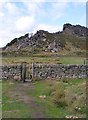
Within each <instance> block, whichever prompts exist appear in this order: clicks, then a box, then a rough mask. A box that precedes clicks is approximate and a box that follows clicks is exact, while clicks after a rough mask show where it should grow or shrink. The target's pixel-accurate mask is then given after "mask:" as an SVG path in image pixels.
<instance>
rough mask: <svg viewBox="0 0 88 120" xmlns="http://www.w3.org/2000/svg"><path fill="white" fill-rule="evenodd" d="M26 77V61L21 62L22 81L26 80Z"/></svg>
mask: <svg viewBox="0 0 88 120" xmlns="http://www.w3.org/2000/svg"><path fill="white" fill-rule="evenodd" d="M25 79H26V63H22V64H21V81H23V82H25Z"/></svg>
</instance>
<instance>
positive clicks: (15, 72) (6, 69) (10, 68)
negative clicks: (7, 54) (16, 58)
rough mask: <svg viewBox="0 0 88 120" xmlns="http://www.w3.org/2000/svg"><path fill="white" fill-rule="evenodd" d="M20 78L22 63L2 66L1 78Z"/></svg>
mask: <svg viewBox="0 0 88 120" xmlns="http://www.w3.org/2000/svg"><path fill="white" fill-rule="evenodd" d="M16 77H18V79H20V77H21V65H5V66H4V65H3V66H0V79H16Z"/></svg>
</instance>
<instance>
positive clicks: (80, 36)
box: [3, 23, 88, 55]
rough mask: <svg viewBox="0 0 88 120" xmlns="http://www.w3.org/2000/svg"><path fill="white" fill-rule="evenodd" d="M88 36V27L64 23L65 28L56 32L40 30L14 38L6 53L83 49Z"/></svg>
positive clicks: (5, 50)
mask: <svg viewBox="0 0 88 120" xmlns="http://www.w3.org/2000/svg"><path fill="white" fill-rule="evenodd" d="M87 36H88V28H86V27H83V26H80V25H71V24H69V23H67V24H64V25H63V30H62V31H59V32H56V33H49V32H48V31H44V30H39V31H37V32H36V33H35V34H34V35H32V36H30V37H29V33H27V34H25V35H24V36H21V37H19V38H15V39H13V40H12V41H11V42H10V43H8V44H7V45H6V46H5V47H3V51H4V53H6V52H8V53H11V52H13V51H14V53H16V54H18V55H19V54H20V52H21V51H22V52H23V51H25V52H26V51H27V52H28V53H36V52H42V51H43V52H53V53H55V52H60V51H63V50H66V51H70V52H71V51H72V52H73V53H74V49H75V50H76V51H81V50H85V49H86V37H87ZM6 54H7V53H6Z"/></svg>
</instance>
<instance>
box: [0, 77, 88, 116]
mask: <svg viewBox="0 0 88 120" xmlns="http://www.w3.org/2000/svg"><path fill="white" fill-rule="evenodd" d="M10 82H11V81H3V107H2V110H3V111H2V112H3V117H4V118H5V117H6V118H11V117H12V118H15V116H16V117H17V118H31V113H32V112H33V111H35V108H31V107H29V105H28V104H25V103H24V102H22V101H20V100H19V95H18V96H15V97H14V98H13V97H12V96H11V92H12V94H13V95H14V94H15V92H16V91H15V89H17V86H18V85H19V88H21V90H20V92H21V93H22V92H25V94H26V95H27V96H28V97H33V98H34V99H35V103H36V105H37V106H38V107H39V108H41V111H42V112H43V113H44V115H45V117H48V118H65V116H67V115H76V116H78V117H82V118H83V117H85V116H86V107H85V99H84V98H85V94H86V90H85V89H86V86H85V84H86V81H85V79H68V80H66V81H65V80H62V81H59V80H41V81H35V82H33V83H32V84H31V85H32V88H30V83H26V84H28V85H27V86H25V83H24V84H20V83H18V82H14V81H12V82H13V83H14V84H9V83H10ZM23 86H24V87H23ZM61 86H62V87H61ZM60 87H61V88H60ZM18 90H19V89H18ZM58 90H64V92H65V94H66V102H67V104H68V105H67V106H64V105H63V107H60V106H57V104H55V103H54V102H53V98H54V97H55V95H56V92H57V91H58ZM18 92H19V91H17V93H18ZM40 95H45V96H46V98H45V99H41V98H40V97H39V96H40ZM17 100H19V101H17ZM71 101H72V102H71ZM76 106H78V107H80V108H81V110H80V111H75V107H76Z"/></svg>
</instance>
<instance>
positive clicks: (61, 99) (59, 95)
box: [53, 89, 67, 107]
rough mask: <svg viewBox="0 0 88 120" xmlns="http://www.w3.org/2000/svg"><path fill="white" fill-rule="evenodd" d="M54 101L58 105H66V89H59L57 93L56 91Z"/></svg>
mask: <svg viewBox="0 0 88 120" xmlns="http://www.w3.org/2000/svg"><path fill="white" fill-rule="evenodd" d="M53 101H54V103H55V104H56V105H57V106H61V107H64V106H66V105H67V103H66V101H65V92H64V90H61V89H60V90H57V91H56V92H55V93H54V96H53Z"/></svg>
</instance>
